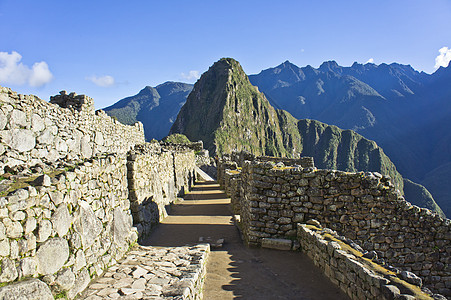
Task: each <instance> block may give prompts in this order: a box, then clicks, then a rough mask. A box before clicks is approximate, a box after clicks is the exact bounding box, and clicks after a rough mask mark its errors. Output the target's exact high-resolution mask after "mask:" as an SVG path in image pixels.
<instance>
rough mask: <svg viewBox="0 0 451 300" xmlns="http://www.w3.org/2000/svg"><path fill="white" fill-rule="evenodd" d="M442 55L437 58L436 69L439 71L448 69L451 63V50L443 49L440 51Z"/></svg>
mask: <svg viewBox="0 0 451 300" xmlns="http://www.w3.org/2000/svg"><path fill="white" fill-rule="evenodd" d="M438 52H439V53H440V54H439V55H438V56H437V57H436V58H435V66H434V67H435V68H436V69H438V68H439V67H445V68H446V67H447V66H448V64H449V62H450V61H451V49H448V47H442V48H440V50H438Z"/></svg>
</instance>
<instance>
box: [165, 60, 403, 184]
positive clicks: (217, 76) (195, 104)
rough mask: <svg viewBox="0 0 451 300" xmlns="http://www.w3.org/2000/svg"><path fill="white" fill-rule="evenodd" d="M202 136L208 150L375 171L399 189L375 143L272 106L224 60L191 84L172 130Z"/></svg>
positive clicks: (391, 168)
mask: <svg viewBox="0 0 451 300" xmlns="http://www.w3.org/2000/svg"><path fill="white" fill-rule="evenodd" d="M173 133H182V134H184V135H186V136H187V137H188V138H189V139H190V140H198V139H201V140H203V141H204V146H205V147H206V148H207V149H208V150H210V151H211V152H212V153H217V154H219V155H222V154H224V153H230V152H231V151H232V150H235V149H236V150H248V151H251V152H252V153H254V154H257V155H261V154H264V155H276V156H293V155H299V154H300V155H308V156H313V157H314V159H315V163H316V165H317V166H318V167H320V168H331V169H340V170H344V171H377V172H380V173H383V174H387V175H390V176H391V177H392V178H393V181H394V183H395V185H396V186H397V187H398V188H400V189H401V190H402V187H403V181H402V177H401V175H400V174H399V173H398V172H397V171H396V168H395V166H394V165H393V163H392V162H391V161H390V159H389V158H388V157H387V156H386V155H385V154H384V152H383V150H382V149H381V148H380V147H379V146H378V145H377V144H376V143H375V142H373V141H370V140H367V139H365V138H364V137H363V136H361V135H359V134H357V133H355V132H353V131H350V130H342V129H340V128H338V127H336V126H330V125H327V124H324V123H321V122H318V121H314V120H297V119H295V118H294V117H293V116H291V114H289V113H288V112H286V111H283V110H275V109H274V108H273V107H272V106H271V105H270V104H269V101H268V100H267V99H266V97H265V96H264V95H263V93H260V92H258V90H257V89H256V88H255V87H254V86H252V85H251V84H250V82H249V80H248V77H247V76H246V74H245V73H244V71H243V70H242V68H241V66H240V64H239V63H238V62H237V61H235V60H233V59H231V58H223V59H221V60H220V61H218V62H216V63H215V64H214V65H213V66H212V67H210V69H209V70H208V71H207V72H205V73H204V74H203V75H202V77H201V78H200V79H199V81H198V82H197V83H196V84H195V86H194V89H193V91H192V92H191V94H190V95H189V96H188V99H187V101H186V103H185V105H184V106H183V107H182V109H181V110H180V113H179V115H178V116H177V120H176V121H175V123H174V125H173V126H172V128H171V130H170V134H173Z"/></svg>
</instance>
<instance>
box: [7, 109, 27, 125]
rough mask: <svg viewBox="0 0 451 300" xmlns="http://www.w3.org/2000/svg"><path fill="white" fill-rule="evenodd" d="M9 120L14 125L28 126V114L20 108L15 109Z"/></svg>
mask: <svg viewBox="0 0 451 300" xmlns="http://www.w3.org/2000/svg"><path fill="white" fill-rule="evenodd" d="M9 122H10V123H11V125H12V126H13V127H25V126H27V115H26V114H25V113H24V112H23V111H21V110H18V109H13V111H12V112H11V115H10V116H9Z"/></svg>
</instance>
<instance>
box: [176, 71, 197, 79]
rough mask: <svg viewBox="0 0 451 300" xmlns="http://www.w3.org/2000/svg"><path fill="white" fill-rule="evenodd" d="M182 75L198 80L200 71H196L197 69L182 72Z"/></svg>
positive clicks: (185, 77)
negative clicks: (186, 72)
mask: <svg viewBox="0 0 451 300" xmlns="http://www.w3.org/2000/svg"><path fill="white" fill-rule="evenodd" d="M180 76H182V78H183V79H185V80H189V81H193V80H197V79H199V77H200V75H199V71H195V70H191V71H189V72H188V74H185V73H182V74H180Z"/></svg>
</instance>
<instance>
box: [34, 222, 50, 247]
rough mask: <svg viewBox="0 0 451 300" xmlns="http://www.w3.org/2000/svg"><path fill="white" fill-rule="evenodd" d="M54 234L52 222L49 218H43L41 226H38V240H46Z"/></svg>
mask: <svg viewBox="0 0 451 300" xmlns="http://www.w3.org/2000/svg"><path fill="white" fill-rule="evenodd" d="M51 234H52V222H50V220H47V219H42V220H41V221H40V222H39V228H38V237H37V241H38V242H41V243H42V242H45V241H46V240H47V239H48V238H49V236H50V235H51Z"/></svg>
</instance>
